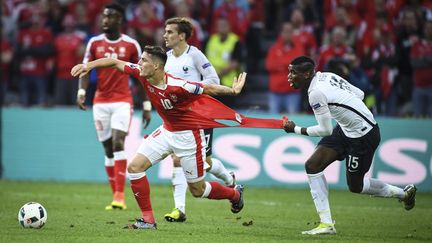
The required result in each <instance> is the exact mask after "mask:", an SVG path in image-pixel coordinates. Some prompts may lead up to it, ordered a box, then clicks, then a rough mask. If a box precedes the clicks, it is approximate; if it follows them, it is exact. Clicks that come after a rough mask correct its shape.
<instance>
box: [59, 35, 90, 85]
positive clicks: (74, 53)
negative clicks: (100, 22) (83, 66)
mask: <svg viewBox="0 0 432 243" xmlns="http://www.w3.org/2000/svg"><path fill="white" fill-rule="evenodd" d="M83 41H84V35H83V34H81V33H79V32H72V33H62V34H60V35H58V36H57V37H56V38H55V41H54V45H55V48H56V65H57V79H72V78H73V77H72V76H71V75H70V70H71V69H72V68H73V66H74V65H75V64H76V63H78V62H79V60H81V58H82V54H81V55H79V48H80V46H82V45H83Z"/></svg>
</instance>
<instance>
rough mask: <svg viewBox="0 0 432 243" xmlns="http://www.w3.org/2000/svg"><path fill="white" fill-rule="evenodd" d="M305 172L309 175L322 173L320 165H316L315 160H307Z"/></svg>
mask: <svg viewBox="0 0 432 243" xmlns="http://www.w3.org/2000/svg"><path fill="white" fill-rule="evenodd" d="M305 170H306V173H307V174H316V173H320V172H321V171H322V169H321V167H320V166H319V163H315V162H314V161H313V160H307V161H306V163H305Z"/></svg>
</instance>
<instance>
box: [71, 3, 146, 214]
mask: <svg viewBox="0 0 432 243" xmlns="http://www.w3.org/2000/svg"><path fill="white" fill-rule="evenodd" d="M123 16H124V9H123V7H121V6H120V5H118V4H109V5H107V6H105V8H104V10H103V13H102V28H103V32H104V34H100V35H98V36H95V37H93V38H91V39H90V40H89V42H88V44H87V47H86V52H85V56H84V60H83V63H87V62H89V61H92V60H95V59H99V58H104V57H111V58H115V59H119V60H123V61H128V62H138V60H139V58H140V55H141V47H140V46H139V44H138V42H137V41H136V40H134V39H132V38H131V37H129V36H127V35H125V34H122V33H120V27H121V24H122V19H123ZM87 86H88V75H85V76H83V77H81V78H80V80H79V87H78V94H77V103H78V106H79V108H80V109H82V110H85V109H86V107H85V105H84V102H85V94H86V92H85V91H86V88H87ZM132 104H133V101H132V95H131V91H130V88H129V76H128V75H126V74H123V73H122V72H119V71H117V70H115V69H102V70H98V71H97V87H96V94H95V97H94V100H93V119H94V123H95V127H96V132H97V137H98V140H99V141H100V142H102V145H103V147H104V150H105V169H106V173H107V174H108V180H109V183H110V186H111V190H112V192H113V200H112V202H111V204H110V205H108V206H106V208H105V209H106V210H112V209H126V204H125V201H124V187H125V181H126V165H127V163H126V153H125V151H124V142H125V137H126V135H127V133H128V130H129V126H130V121H131V116H132ZM143 109H144V111H143V122H144V124H145V126H147V125H148V123H149V121H150V110H151V103H150V101H144V103H143Z"/></svg>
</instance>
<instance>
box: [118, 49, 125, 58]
mask: <svg viewBox="0 0 432 243" xmlns="http://www.w3.org/2000/svg"><path fill="white" fill-rule="evenodd" d="M125 55H126V48H125V47H123V46H122V47H120V48H119V56H121V57H124V56H125Z"/></svg>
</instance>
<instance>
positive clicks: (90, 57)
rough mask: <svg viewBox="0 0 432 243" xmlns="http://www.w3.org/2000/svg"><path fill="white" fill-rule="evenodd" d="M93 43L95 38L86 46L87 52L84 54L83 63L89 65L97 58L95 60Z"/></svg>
mask: <svg viewBox="0 0 432 243" xmlns="http://www.w3.org/2000/svg"><path fill="white" fill-rule="evenodd" d="M93 43H94V39H93V38H91V39H90V40H89V42H88V43H87V46H86V50H85V53H84V59H83V63H88V62H90V61H93V60H94V59H95V58H94V51H93V48H92V47H93Z"/></svg>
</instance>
